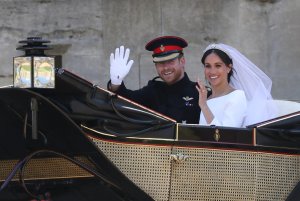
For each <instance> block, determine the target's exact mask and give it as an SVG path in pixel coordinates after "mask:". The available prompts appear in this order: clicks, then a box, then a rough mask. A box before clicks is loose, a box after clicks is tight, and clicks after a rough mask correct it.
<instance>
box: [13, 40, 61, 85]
mask: <svg viewBox="0 0 300 201" xmlns="http://www.w3.org/2000/svg"><path fill="white" fill-rule="evenodd" d="M19 43H25V45H22V46H19V47H17V50H23V51H25V55H24V56H18V57H14V58H13V67H14V70H13V71H14V87H19V88H55V66H57V65H58V64H57V63H59V62H58V61H57V60H58V59H56V56H46V55H45V54H44V51H45V50H49V49H51V48H50V47H48V46H47V45H45V44H44V43H50V41H48V40H43V39H42V38H41V37H29V38H27V40H22V41H19Z"/></svg>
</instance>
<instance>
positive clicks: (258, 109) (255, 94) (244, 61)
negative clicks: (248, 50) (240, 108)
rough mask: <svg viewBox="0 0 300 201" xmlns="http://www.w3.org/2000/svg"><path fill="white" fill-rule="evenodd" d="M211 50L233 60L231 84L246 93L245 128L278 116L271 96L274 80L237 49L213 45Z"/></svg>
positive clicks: (209, 47)
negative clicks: (224, 54)
mask: <svg viewBox="0 0 300 201" xmlns="http://www.w3.org/2000/svg"><path fill="white" fill-rule="evenodd" d="M209 49H219V50H221V51H223V52H225V53H226V54H227V55H228V56H229V57H230V58H231V59H232V68H233V75H232V76H231V78H230V82H229V84H230V85H231V86H232V87H233V88H235V89H241V90H243V91H244V92H245V94H246V98H247V101H248V103H247V106H248V109H247V116H246V119H245V121H244V124H243V126H247V125H251V124H255V123H258V122H262V121H265V120H268V119H272V118H275V117H276V116H277V107H276V104H275V102H274V101H273V98H272V96H271V88H272V80H271V79H270V78H269V77H268V76H267V75H266V74H265V73H264V72H263V71H262V70H260V69H259V68H258V67H257V66H256V65H255V64H254V63H252V62H251V61H250V60H249V59H248V58H246V57H245V56H244V55H243V54H241V53H240V52H239V51H238V50H236V49H235V48H233V47H231V46H229V45H225V44H221V43H219V44H211V45H209V46H208V47H207V48H206V49H205V51H204V52H206V51H207V50H209Z"/></svg>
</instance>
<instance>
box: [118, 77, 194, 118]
mask: <svg viewBox="0 0 300 201" xmlns="http://www.w3.org/2000/svg"><path fill="white" fill-rule="evenodd" d="M195 86H196V82H192V81H190V79H189V77H188V76H187V74H186V73H185V74H184V77H183V79H181V80H180V81H178V82H177V83H175V84H173V85H170V86H169V85H167V84H166V83H165V82H163V81H157V80H156V78H154V79H153V80H150V81H149V82H148V85H146V86H144V87H143V88H141V89H138V90H130V89H127V88H126V87H125V85H124V83H122V84H121V86H120V87H119V89H118V91H116V93H117V94H119V95H121V96H124V97H126V98H128V99H131V100H133V101H135V102H137V103H139V104H141V105H144V106H146V107H148V108H150V109H152V110H155V111H157V112H159V113H161V114H164V115H166V116H168V117H171V118H172V119H175V120H176V121H177V122H178V123H192V124H198V123H199V116H200V107H199V105H198V97H199V94H198V91H197V89H196V87H195Z"/></svg>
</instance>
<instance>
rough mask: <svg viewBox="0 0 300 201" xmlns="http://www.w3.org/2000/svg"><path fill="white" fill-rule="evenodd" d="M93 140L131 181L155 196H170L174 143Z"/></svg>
mask: <svg viewBox="0 0 300 201" xmlns="http://www.w3.org/2000/svg"><path fill="white" fill-rule="evenodd" d="M93 141H94V142H95V143H96V145H97V146H98V147H99V149H100V150H101V151H102V152H103V153H104V154H105V155H106V156H107V157H108V158H109V159H110V160H111V161H112V162H113V163H114V164H115V165H116V166H117V167H118V168H119V169H120V170H121V171H122V172H123V173H124V174H125V175H126V176H127V177H128V178H129V179H130V180H131V181H133V182H134V183H135V184H136V185H137V186H139V187H140V188H141V189H142V190H144V191H145V192H146V193H148V195H150V196H151V197H152V198H153V199H155V200H157V201H166V200H168V197H169V185H170V171H171V167H170V159H169V157H170V153H171V147H162V146H142V145H130V144H117V143H110V142H104V141H100V140H96V139H93Z"/></svg>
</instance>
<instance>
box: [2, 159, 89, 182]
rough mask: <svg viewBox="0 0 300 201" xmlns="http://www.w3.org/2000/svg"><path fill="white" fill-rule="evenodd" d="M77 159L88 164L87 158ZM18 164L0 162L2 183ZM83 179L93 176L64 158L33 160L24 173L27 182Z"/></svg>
mask: <svg viewBox="0 0 300 201" xmlns="http://www.w3.org/2000/svg"><path fill="white" fill-rule="evenodd" d="M77 159H79V160H81V161H83V162H86V163H88V161H87V160H86V159H85V158H77ZM17 163H18V161H17V160H5V161H0V170H1V171H0V181H4V180H5V179H6V177H7V176H8V175H9V174H10V172H11V171H12V169H13V168H14V166H15V165H16V164H17ZM82 177H92V175H91V174H90V173H88V172H87V171H85V170H83V169H82V168H80V167H79V166H77V165H75V164H73V163H71V162H70V161H68V160H66V159H63V158H40V159H32V160H30V161H29V163H28V164H27V165H26V167H25V171H24V179H26V180H40V179H63V178H82ZM13 180H18V174H17V175H16V176H15V177H14V178H13Z"/></svg>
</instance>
